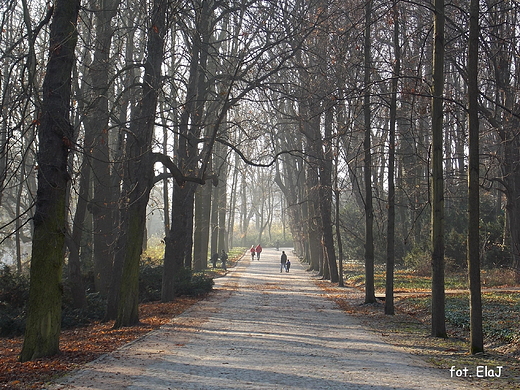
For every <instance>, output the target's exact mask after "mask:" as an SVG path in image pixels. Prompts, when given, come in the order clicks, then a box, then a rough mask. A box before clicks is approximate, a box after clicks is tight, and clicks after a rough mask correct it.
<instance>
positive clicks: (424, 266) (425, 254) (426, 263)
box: [403, 246, 431, 276]
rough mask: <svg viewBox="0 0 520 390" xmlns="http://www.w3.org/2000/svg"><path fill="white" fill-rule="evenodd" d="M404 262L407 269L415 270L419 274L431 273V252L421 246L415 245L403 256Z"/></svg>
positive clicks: (427, 274) (426, 274)
mask: <svg viewBox="0 0 520 390" xmlns="http://www.w3.org/2000/svg"><path fill="white" fill-rule="evenodd" d="M403 264H404V266H405V268H406V269H409V270H414V271H415V272H416V273H417V275H420V276H430V275H431V252H430V250H425V249H424V248H420V247H419V246H415V247H414V248H413V249H412V250H411V251H410V252H408V253H407V254H406V256H405V257H404V258H403Z"/></svg>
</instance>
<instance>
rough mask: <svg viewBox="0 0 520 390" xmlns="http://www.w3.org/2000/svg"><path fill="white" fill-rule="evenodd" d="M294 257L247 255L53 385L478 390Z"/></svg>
mask: <svg viewBox="0 0 520 390" xmlns="http://www.w3.org/2000/svg"><path fill="white" fill-rule="evenodd" d="M289 258H290V259H291V256H289ZM291 260H292V265H293V266H292V268H291V272H290V273H286V272H283V273H280V260H279V252H277V251H274V250H269V249H267V250H264V252H263V253H262V258H261V260H260V261H254V262H252V261H251V260H250V258H249V256H246V257H245V258H244V259H243V260H242V261H241V262H239V264H238V266H237V267H236V268H234V269H232V270H231V271H230V272H229V273H228V275H227V276H226V277H224V278H220V279H218V280H216V285H215V288H216V291H215V292H214V293H212V294H210V296H209V298H208V299H205V300H204V301H201V302H199V303H198V304H196V305H194V306H193V307H192V308H190V309H189V310H188V311H186V312H185V313H184V314H183V315H181V316H179V317H177V318H175V319H174V320H173V321H172V322H171V323H170V324H168V325H166V326H164V327H162V328H161V329H160V330H157V331H154V332H151V333H150V334H148V335H147V336H146V337H144V338H142V339H140V340H137V341H135V342H133V343H130V344H128V345H126V346H125V347H123V348H121V349H119V350H117V351H115V352H114V353H111V354H109V355H105V356H104V357H102V358H100V359H98V360H96V361H94V362H92V363H90V364H88V365H87V366H85V367H84V368H82V369H81V370H78V371H76V372H75V373H73V374H72V375H70V376H67V377H65V378H64V379H62V381H61V382H60V383H57V384H55V385H53V386H51V387H49V388H48V389H53V390H58V389H59V390H65V389H97V390H119V389H126V390H138V389H139V390H159V389H160V390H163V389H208V390H210V389H212V390H213V389H312V390H317V389H356V390H362V389H403V390H404V389H429V390H431V389H470V388H472V389H475V387H474V386H470V383H467V382H465V381H462V380H460V379H456V378H450V372H449V370H439V369H435V368H431V367H429V366H428V365H427V364H426V363H425V362H423V361H422V360H420V359H418V358H416V357H414V356H412V355H409V354H406V353H404V352H402V351H400V350H399V349H397V348H396V347H393V346H392V345H389V344H386V343H385V342H384V341H383V340H382V339H381V338H380V337H378V335H377V334H374V333H371V332H368V331H365V330H364V329H363V327H362V326H361V324H360V323H359V321H358V320H356V319H355V318H352V317H350V316H349V315H347V314H345V313H344V312H342V311H341V310H340V309H338V308H337V306H336V305H335V304H334V303H333V302H332V301H330V300H328V299H327V298H326V297H325V296H324V295H323V294H322V292H321V290H320V289H319V288H318V287H316V286H315V284H314V283H313V282H312V280H310V277H309V275H308V274H307V273H306V272H305V270H304V269H303V267H302V266H301V265H300V264H299V263H298V261H297V260H296V259H291Z"/></svg>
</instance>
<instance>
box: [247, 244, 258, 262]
mask: <svg viewBox="0 0 520 390" xmlns="http://www.w3.org/2000/svg"><path fill="white" fill-rule="evenodd" d="M249 251H250V252H251V260H254V259H255V254H256V250H255V246H254V245H251V249H249Z"/></svg>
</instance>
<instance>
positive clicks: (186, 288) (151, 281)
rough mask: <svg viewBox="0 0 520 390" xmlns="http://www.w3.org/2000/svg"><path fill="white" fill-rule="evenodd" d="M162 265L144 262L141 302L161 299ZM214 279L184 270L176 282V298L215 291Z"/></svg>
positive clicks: (142, 267)
mask: <svg viewBox="0 0 520 390" xmlns="http://www.w3.org/2000/svg"><path fill="white" fill-rule="evenodd" d="M162 272H163V266H162V265H153V262H148V261H144V262H143V263H142V264H141V270H140V273H139V300H140V301H141V302H150V301H158V300H160V299H161V289H162ZM214 284H215V283H214V282H213V279H212V278H210V277H209V276H207V275H205V274H204V273H201V272H196V273H194V272H193V271H192V270H191V269H189V268H182V269H181V271H180V272H179V275H177V276H176V278H175V280H174V286H175V296H183V295H184V296H200V295H204V294H207V293H209V292H210V291H211V290H212V289H213V285H214Z"/></svg>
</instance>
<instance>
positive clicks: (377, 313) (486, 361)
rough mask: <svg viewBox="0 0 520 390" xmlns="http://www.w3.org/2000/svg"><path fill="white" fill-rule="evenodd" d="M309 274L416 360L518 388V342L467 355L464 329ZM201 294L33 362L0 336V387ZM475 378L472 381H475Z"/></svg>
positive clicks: (78, 336)
mask: <svg viewBox="0 0 520 390" xmlns="http://www.w3.org/2000/svg"><path fill="white" fill-rule="evenodd" d="M307 274H308V273H307ZM312 279H313V281H314V283H315V284H316V285H317V286H319V287H320V289H321V290H322V291H323V292H324V294H325V296H327V297H328V298H329V299H331V300H333V301H334V302H336V303H337V304H338V305H339V306H340V307H341V308H342V309H343V310H344V311H346V312H347V313H349V314H350V315H352V316H354V317H356V318H357V319H358V320H359V321H361V322H362V323H363V325H364V327H365V328H366V329H368V330H369V331H370V332H373V333H374V334H377V336H378V337H382V338H383V340H384V341H385V342H387V343H389V344H392V345H394V346H397V347H398V348H399V349H401V350H404V351H406V352H407V353H411V354H413V355H414V356H415V357H416V358H417V359H421V360H425V361H427V362H429V363H431V364H433V365H435V366H437V367H439V368H440V369H442V371H443V372H444V373H446V372H449V369H450V368H451V367H455V368H456V369H457V370H463V369H464V368H469V370H471V371H475V369H476V367H488V368H490V369H495V371H496V368H497V367H499V366H501V367H503V375H501V376H500V377H499V378H486V379H482V380H481V379H479V380H478V387H479V388H483V389H499V388H500V389H518V388H519V383H520V364H519V360H518V354H517V352H518V344H510V345H508V346H507V347H506V346H504V345H502V346H497V345H495V346H493V347H492V348H488V349H487V351H486V353H485V354H480V355H477V356H471V355H469V354H468V353H467V350H468V343H467V332H465V331H461V330H460V329H452V328H450V329H449V334H450V337H449V338H448V339H437V338H433V337H429V329H428V326H427V325H425V322H423V321H426V322H427V319H425V318H421V314H420V313H419V314H418V313H416V312H415V311H414V310H415V309H414V308H413V307H407V306H406V304H404V305H399V303H398V304H397V307H398V311H397V314H396V315H395V316H385V315H384V314H383V310H382V306H383V305H382V304H381V303H377V304H373V305H364V304H363V298H364V295H363V292H362V291H361V290H359V289H356V288H352V287H346V288H339V287H335V286H333V285H331V284H330V283H329V282H326V281H322V280H319V279H318V278H317V277H312ZM270 288H272V286H271V287H270ZM264 294H265V292H264ZM210 295H211V294H210ZM201 299H202V298H179V299H178V300H176V301H175V302H173V303H168V304H163V303H148V304H143V305H141V306H140V318H141V325H140V326H138V327H133V328H125V329H118V330H113V329H111V326H112V325H111V324H110V323H107V324H100V323H94V324H91V325H90V326H87V327H81V328H76V329H71V330H66V331H63V335H62V339H61V342H60V347H61V351H62V352H61V354H60V355H58V356H56V357H52V358H47V359H40V360H38V361H35V362H27V363H19V362H18V361H17V358H18V354H19V352H20V350H21V345H22V339H21V338H0V388H5V389H13V390H14V389H42V388H45V383H48V382H49V381H50V380H53V379H56V378H59V377H61V376H63V375H64V374H66V373H68V372H71V371H73V370H75V369H77V368H79V367H82V366H83V365H84V364H85V363H87V362H89V361H92V360H95V359H97V358H99V357H100V356H102V355H104V354H106V353H108V352H111V351H114V350H115V349H117V348H119V347H121V346H123V345H125V344H128V343H130V342H131V341H133V340H136V339H138V338H141V337H143V336H144V335H145V334H147V333H149V332H151V331H153V330H155V329H158V328H159V327H161V326H162V325H164V324H167V323H168V322H169V321H171V319H172V318H174V317H176V316H179V315H180V314H181V313H183V312H184V311H186V310H187V309H188V308H190V307H192V306H193V305H194V304H195V303H197V302H198V301H200V300H201ZM456 373H457V372H455V373H454V375H456ZM460 373H463V371H460ZM475 381H477V380H476V379H475ZM475 381H473V382H472V383H471V384H472V385H476V384H477V383H476V382H475Z"/></svg>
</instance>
